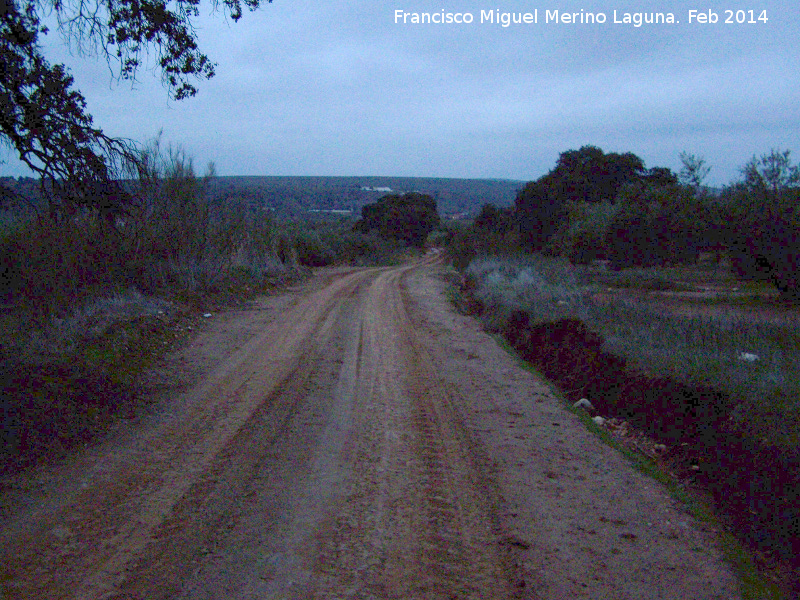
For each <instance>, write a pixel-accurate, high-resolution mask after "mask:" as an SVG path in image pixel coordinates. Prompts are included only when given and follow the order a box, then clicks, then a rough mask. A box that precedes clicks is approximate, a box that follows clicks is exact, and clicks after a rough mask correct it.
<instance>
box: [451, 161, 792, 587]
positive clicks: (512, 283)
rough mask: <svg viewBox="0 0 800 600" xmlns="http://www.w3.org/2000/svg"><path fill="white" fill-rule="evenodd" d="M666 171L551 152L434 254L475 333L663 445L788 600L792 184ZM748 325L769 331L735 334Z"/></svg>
mask: <svg viewBox="0 0 800 600" xmlns="http://www.w3.org/2000/svg"><path fill="white" fill-rule="evenodd" d="M681 158H682V160H683V163H684V169H683V170H682V171H681V173H680V174H679V176H675V175H673V174H672V173H670V172H669V171H668V170H666V169H650V170H646V169H644V166H643V164H642V162H641V161H640V160H638V159H637V158H636V157H634V156H633V155H630V154H625V155H617V154H604V153H603V152H602V151H600V150H599V149H597V148H594V147H584V148H582V149H580V150H579V151H570V152H566V153H564V154H562V155H561V157H560V159H559V161H558V163H557V165H556V167H555V168H554V169H553V170H552V171H551V172H550V173H548V174H547V175H545V176H544V177H542V178H540V179H539V180H537V181H535V182H531V183H529V184H527V185H526V186H525V188H524V189H522V190H521V191H520V192H519V194H518V195H517V199H516V203H515V206H514V207H513V208H503V207H494V206H488V205H487V206H484V207H483V209H482V211H481V213H480V214H479V216H478V217H477V218H476V219H475V220H474V222H473V223H472V225H471V226H469V227H462V228H460V229H459V230H457V231H454V232H453V233H452V235H451V243H450V252H451V255H452V257H453V260H454V262H455V264H456V265H457V266H459V267H461V268H464V269H465V277H464V291H465V293H466V295H467V296H468V304H469V305H470V306H471V309H472V310H474V311H476V312H478V313H479V314H481V316H482V318H483V320H484V321H485V323H486V325H487V326H488V327H490V328H492V329H494V330H496V331H498V332H500V333H502V334H503V336H504V337H505V338H506V339H507V340H508V341H509V343H510V345H511V346H512V347H513V348H514V349H515V350H516V351H517V352H518V353H519V354H520V355H521V356H522V357H523V358H525V359H526V360H528V361H530V362H531V363H532V364H533V365H535V366H536V367H537V368H538V369H539V370H540V371H541V372H542V373H543V374H544V375H546V376H547V377H548V378H550V379H551V380H553V381H554V382H555V383H557V384H558V386H559V387H560V389H561V390H562V391H563V393H564V394H565V396H566V397H567V398H569V399H570V400H572V401H575V400H578V399H580V398H582V397H587V398H589V399H590V400H591V402H592V403H593V404H594V405H595V407H597V409H598V410H599V412H600V413H601V414H603V415H605V416H614V417H618V418H622V419H625V420H627V421H628V422H630V423H631V424H634V425H636V426H637V427H638V428H639V429H640V430H642V431H644V432H646V433H647V434H648V435H649V436H650V437H652V438H653V439H655V440H657V441H658V442H660V443H663V444H665V445H666V446H667V447H668V449H669V451H668V455H667V457H668V460H669V461H670V464H671V465H672V467H671V468H674V469H675V471H676V472H677V473H678V475H679V477H680V478H681V480H682V481H686V482H691V485H692V486H701V487H702V488H703V489H705V490H707V492H708V493H709V494H710V496H711V497H712V498H713V500H714V501H715V503H716V505H717V507H718V508H719V510H720V512H721V514H722V518H723V520H724V521H725V522H726V523H727V525H728V526H729V527H730V530H731V531H732V532H733V533H735V535H736V536H737V537H738V538H739V539H740V540H741V541H743V542H744V543H746V544H747V545H748V546H749V547H751V548H753V549H755V550H756V555H757V556H758V557H760V559H759V560H761V563H760V564H761V566H762V567H764V568H765V569H767V570H770V569H776V570H777V571H776V572H777V573H778V575H776V576H775V577H776V580H777V581H778V582H779V583H780V585H781V587H782V588H783V589H784V591H785V592H786V594H787V595H788V596H792V597H793V596H796V595H797V594H798V593H800V563H798V559H797V557H798V556H800V498H798V491H800V437H798V431H800V385H798V383H797V382H798V381H799V380H800V361H798V357H800V327H798V325H800V318H798V307H797V305H796V302H797V300H798V297H800V287H798V266H800V265H798V251H799V250H800V235H799V234H800V203H798V200H800V189H799V188H798V185H799V184H800V173H799V170H798V167H797V166H794V165H792V164H791V162H790V160H789V159H790V155H789V153H788V152H779V151H772V152H771V153H770V154H767V155H764V156H762V157H761V158H755V157H754V158H753V159H752V160H751V161H750V162H749V163H748V164H747V165H746V166H745V167H744V168H743V170H742V173H743V179H742V181H739V182H735V183H734V184H732V185H730V186H728V187H727V188H725V189H723V190H721V191H719V192H712V191H711V190H708V189H706V188H704V187H703V186H702V180H703V177H704V176H705V174H707V172H708V168H707V167H706V166H705V162H704V161H703V160H702V159H699V158H697V157H695V156H692V155H687V154H684V155H682V156H681ZM595 182H596V185H595ZM529 253H536V255H531V254H529ZM522 257H527V258H522ZM708 289H716V290H722V291H720V292H719V293H717V294H716V296H713V297H706V295H709V294H707V293H706V292H705V290H708ZM737 290H738V291H737ZM676 294H677V295H676ZM681 295H683V296H681ZM682 297H683V298H684V299H683V300H681V298H682ZM659 302H660V303H661V304H659ZM664 303H666V304H664ZM678 305H680V306H682V307H688V308H693V307H694V308H695V309H697V310H698V311H699V314H704V315H708V316H697V317H694V316H691V315H690V314H688V315H685V314H682V313H680V312H676V313H674V314H673V313H672V312H671V311H670V310H669V306H678ZM728 306H730V307H732V309H733V308H737V309H738V311H739V312H734V313H731V312H730V311H727V309H726V307H728ZM751 307H752V308H754V309H757V310H759V311H761V312H764V311H770V314H776V315H779V316H780V322H777V323H776V324H772V323H770V322H759V321H758V319H747V320H746V319H745V317H744V316H736V315H746V314H747V310H748V309H749V308H751ZM699 309H702V310H699ZM726 311H727V312H726ZM690 313H691V311H690ZM748 355H751V356H750V357H749V358H748ZM753 357H755V358H753ZM749 361H752V362H749ZM776 565H777V566H776Z"/></svg>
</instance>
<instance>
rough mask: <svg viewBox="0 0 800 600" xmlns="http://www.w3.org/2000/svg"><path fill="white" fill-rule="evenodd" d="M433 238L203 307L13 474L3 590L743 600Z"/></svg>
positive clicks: (715, 558) (5, 519)
mask: <svg viewBox="0 0 800 600" xmlns="http://www.w3.org/2000/svg"><path fill="white" fill-rule="evenodd" d="M445 272H446V268H445V267H444V266H443V262H442V261H441V259H440V256H439V254H438V253H437V252H435V251H432V252H430V253H428V254H427V255H426V256H425V257H423V258H421V259H418V260H416V261H414V262H410V263H406V264H404V265H402V266H397V267H385V268H359V269H355V268H335V269H323V270H320V271H319V272H318V273H317V275H315V276H314V277H313V278H312V279H310V280H308V281H307V282H304V283H302V284H300V285H297V286H295V287H293V288H290V289H288V290H287V291H286V292H284V293H281V294H277V295H274V296H269V297H264V298H261V299H259V300H257V301H254V302H252V303H251V304H249V305H248V306H247V307H245V308H244V309H242V310H237V311H232V312H227V313H223V314H220V315H217V316H215V317H214V318H213V319H210V320H209V321H210V322H209V323H208V324H207V326H206V327H205V328H204V330H203V331H202V332H201V333H200V334H199V335H198V336H197V337H196V338H195V339H194V340H193V341H192V343H191V344H190V345H188V346H186V347H184V348H183V349H181V350H179V351H178V352H177V353H175V354H174V355H172V356H170V357H169V358H168V359H167V360H166V361H165V362H164V364H162V365H160V366H159V368H158V369H156V370H154V371H153V372H152V373H150V374H149V375H148V376H149V377H150V379H151V384H152V385H151V386H150V388H149V389H152V390H154V391H153V394H157V396H158V397H157V398H154V402H155V403H156V406H157V407H158V408H157V409H156V410H155V411H154V412H153V414H152V415H151V416H150V417H148V418H147V419H143V420H141V421H137V422H133V423H131V424H130V425H128V426H124V427H120V428H118V430H117V431H116V432H115V433H113V435H109V436H108V438H107V439H106V440H105V441H103V442H101V443H99V444H98V445H97V446H95V447H93V448H90V449H88V450H86V451H85V452H83V453H82V454H80V455H78V456H76V457H74V458H73V459H71V460H69V461H66V462H63V463H60V464H56V465H50V466H44V467H41V468H39V469H36V470H33V471H30V472H28V473H22V474H16V475H8V476H7V477H5V478H4V479H3V480H2V481H1V482H0V484H1V485H2V488H0V490H1V493H2V496H0V510H2V523H0V525H2V526H0V597H2V598H4V599H5V598H43V599H44V598H59V599H64V598H80V599H87V600H90V599H100V598H103V599H112V598H114V599H116V598H119V599H121V598H141V599H147V600H156V599H162V598H163V599H167V598H169V599H178V598H185V599H206V598H207V599H219V598H226V599H240V598H242V599H243V598H274V599H284V598H285V599H298V600H300V599H306V598H364V599H366V598H381V599H382V598H398V599H399V598H404V599H406V598H407V599H422V598H425V599H428V598H430V599H434V598H436V599H438V598H442V599H444V598H475V599H478V598H481V599H502V598H536V599H561V598H615V599H626V598H630V599H633V598H636V599H656V598H664V599H668V598H686V599H690V598H697V599H700V598H704V599H711V598H719V599H723V598H724V599H730V598H737V597H739V588H738V584H737V581H736V579H735V577H734V576H733V574H732V571H731V568H730V566H729V565H728V564H727V563H725V562H724V561H723V559H722V552H721V550H720V548H719V547H718V545H719V541H718V535H717V533H718V532H716V531H712V530H709V529H708V527H709V526H708V525H704V524H700V523H698V522H697V521H695V520H694V519H693V518H692V517H691V516H690V515H689V514H688V513H687V512H686V510H685V509H684V508H683V506H682V505H681V504H679V503H678V502H677V501H675V500H674V499H673V498H672V497H671V496H670V495H669V493H668V491H667V490H666V488H664V487H663V486H661V485H660V484H658V483H656V482H655V481H654V480H652V479H650V478H648V477H646V476H645V475H643V474H642V473H640V472H639V471H637V470H635V469H634V468H633V467H632V466H631V464H630V463H629V462H628V461H627V460H626V459H625V458H624V457H622V456H621V455H620V454H618V453H617V452H616V451H615V450H613V449H612V448H610V447H609V446H606V445H604V444H603V443H602V442H601V441H600V440H599V439H598V438H597V437H596V436H594V435H593V434H592V433H590V432H589V431H587V429H586V427H585V426H584V425H583V423H582V422H581V421H580V420H579V418H578V417H577V416H576V415H574V414H572V413H570V412H569V411H567V410H565V408H564V403H563V401H562V400H560V399H559V398H557V397H556V396H555V395H554V394H553V393H552V392H551V391H550V388H549V387H548V385H547V384H546V383H545V382H544V381H543V380H541V379H540V378H538V377H537V376H536V375H534V374H533V373H531V372H530V371H528V370H526V369H524V368H523V367H521V366H520V365H519V363H518V362H517V361H516V360H515V359H514V358H513V357H512V356H511V355H509V354H508V353H507V352H506V351H504V350H503V349H501V348H500V347H499V346H498V345H497V343H496V342H495V341H494V340H493V339H492V338H491V337H490V336H488V335H487V334H485V333H484V332H483V331H482V329H481V327H480V325H479V324H478V322H477V321H475V320H474V319H472V318H470V317H467V316H463V315H459V314H457V313H456V312H455V311H454V309H453V307H452V306H451V305H450V303H449V301H448V300H447V293H446V292H447V286H448V284H447V282H446V278H445Z"/></svg>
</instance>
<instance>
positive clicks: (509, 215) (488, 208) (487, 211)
mask: <svg viewBox="0 0 800 600" xmlns="http://www.w3.org/2000/svg"><path fill="white" fill-rule="evenodd" d="M473 226H474V227H475V228H476V229H482V230H484V231H486V232H495V233H498V234H501V235H505V234H506V233H508V232H510V231H512V230H513V229H514V214H513V212H512V210H511V209H510V208H498V207H496V206H495V205H494V204H484V205H483V206H482V207H481V212H480V213H478V216H477V217H475V221H474V223H473Z"/></svg>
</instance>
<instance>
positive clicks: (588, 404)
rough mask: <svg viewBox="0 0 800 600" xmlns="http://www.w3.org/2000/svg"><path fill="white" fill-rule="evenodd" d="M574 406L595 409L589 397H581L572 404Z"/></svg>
mask: <svg viewBox="0 0 800 600" xmlns="http://www.w3.org/2000/svg"><path fill="white" fill-rule="evenodd" d="M572 408H585V409H586V410H589V411H593V410H594V409H595V408H594V405H593V404H592V403H591V402H589V399H588V398H581V399H580V400H578V401H577V402H576V403H575V404H573V405H572Z"/></svg>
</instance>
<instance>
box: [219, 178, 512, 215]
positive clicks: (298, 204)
mask: <svg viewBox="0 0 800 600" xmlns="http://www.w3.org/2000/svg"><path fill="white" fill-rule="evenodd" d="M524 185H525V182H522V181H513V180H508V179H440V178H430V177H377V176H368V177H253V176H249V177H241V176H234V177H217V178H215V179H214V180H213V181H212V184H211V190H210V193H211V196H212V198H214V199H224V198H231V197H239V198H242V199H246V200H248V201H250V202H253V203H257V204H260V205H261V206H263V207H264V208H268V209H271V210H274V211H275V212H276V213H277V214H280V215H287V216H301V215H302V214H304V213H308V212H309V211H331V210H335V211H352V214H354V215H356V216H359V215H360V214H361V207H362V206H364V205H365V204H370V203H372V202H375V201H376V200H377V199H378V198H380V197H381V196H385V195H386V194H389V193H402V192H422V193H424V194H428V195H430V196H432V197H433V198H434V199H435V200H436V203H437V207H438V210H439V214H440V215H441V216H442V218H445V219H447V218H456V217H460V218H471V217H474V216H476V215H477V214H478V212H479V211H480V208H481V206H483V205H484V204H487V203H491V204H495V205H497V206H510V205H511V204H513V203H514V198H516V195H517V190H519V189H520V188H522V187H523V186H524Z"/></svg>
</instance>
